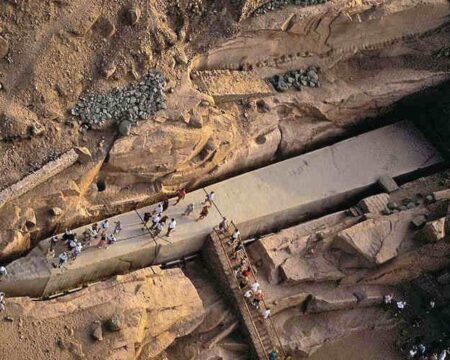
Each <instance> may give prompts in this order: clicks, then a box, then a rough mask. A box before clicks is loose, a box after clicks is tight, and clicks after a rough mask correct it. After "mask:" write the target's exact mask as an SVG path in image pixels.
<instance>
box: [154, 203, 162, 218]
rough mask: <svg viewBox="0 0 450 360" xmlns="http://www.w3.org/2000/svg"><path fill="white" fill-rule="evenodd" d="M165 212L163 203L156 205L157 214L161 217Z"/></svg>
mask: <svg viewBox="0 0 450 360" xmlns="http://www.w3.org/2000/svg"><path fill="white" fill-rule="evenodd" d="M163 210H164V208H163V204H162V203H159V204H158V205H156V208H155V214H157V215H161V214H162V212H163Z"/></svg>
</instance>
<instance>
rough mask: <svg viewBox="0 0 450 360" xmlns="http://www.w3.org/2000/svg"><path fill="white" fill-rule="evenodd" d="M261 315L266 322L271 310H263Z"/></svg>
mask: <svg viewBox="0 0 450 360" xmlns="http://www.w3.org/2000/svg"><path fill="white" fill-rule="evenodd" d="M261 315H262V317H263V319H265V320H266V319H268V318H269V316H270V308H267V309H263V310H262V311H261Z"/></svg>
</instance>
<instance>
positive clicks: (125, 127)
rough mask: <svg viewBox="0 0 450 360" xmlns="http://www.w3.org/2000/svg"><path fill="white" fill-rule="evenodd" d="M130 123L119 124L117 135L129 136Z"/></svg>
mask: <svg viewBox="0 0 450 360" xmlns="http://www.w3.org/2000/svg"><path fill="white" fill-rule="evenodd" d="M131 126H132V123H131V122H130V121H128V120H123V121H121V122H120V124H119V134H120V135H122V136H127V135H129V134H130V131H131Z"/></svg>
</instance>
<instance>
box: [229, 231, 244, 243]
mask: <svg viewBox="0 0 450 360" xmlns="http://www.w3.org/2000/svg"><path fill="white" fill-rule="evenodd" d="M240 237H241V232H240V231H239V229H236V230H234V232H233V234H232V235H231V237H230V241H228V244H229V245H233V244H234V242H235V241H236V240H238V239H240Z"/></svg>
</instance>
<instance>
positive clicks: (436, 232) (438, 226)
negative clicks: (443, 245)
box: [417, 217, 445, 242]
mask: <svg viewBox="0 0 450 360" xmlns="http://www.w3.org/2000/svg"><path fill="white" fill-rule="evenodd" d="M444 225H445V217H443V218H440V219H437V220H433V221H429V222H427V223H426V224H425V225H424V227H423V228H422V229H421V230H420V231H419V232H418V234H417V237H418V238H420V239H421V240H422V241H426V242H436V241H438V240H442V239H443V238H444V237H445V231H444Z"/></svg>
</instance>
